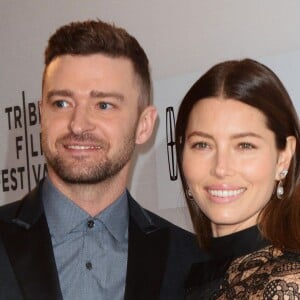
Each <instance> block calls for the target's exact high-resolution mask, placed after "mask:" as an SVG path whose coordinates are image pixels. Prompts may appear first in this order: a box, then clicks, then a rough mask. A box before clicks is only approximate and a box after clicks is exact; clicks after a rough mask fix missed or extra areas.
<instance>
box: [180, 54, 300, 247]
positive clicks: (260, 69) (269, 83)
mask: <svg viewBox="0 0 300 300" xmlns="http://www.w3.org/2000/svg"><path fill="white" fill-rule="evenodd" d="M209 97H222V98H223V99H234V100H237V101H240V102H242V103H245V104H248V105H250V106H252V107H255V108H257V109H259V110H260V111H261V112H262V113H263V114H264V115H265V117H266V120H267V126H268V128H269V129H270V130H272V131H273V132H274V134H275V140H276V146H277V149H278V150H283V149H285V146H286V139H287V137H288V136H295V137H296V151H295V154H294V156H293V158H292V162H291V164H290V167H289V170H288V171H289V172H288V175H287V176H286V179H285V180H284V191H285V193H284V195H283V197H282V199H277V197H276V193H273V195H272V196H271V199H270V201H269V202H268V204H267V205H266V206H265V207H264V208H263V210H262V211H261V213H260V215H259V218H258V227H259V229H260V230H261V232H262V234H263V236H264V237H265V238H266V239H267V240H269V241H270V242H271V243H272V244H273V245H275V246H276V247H278V248H280V249H289V250H297V251H299V250H300V187H299V184H298V183H299V176H300V144H299V143H300V128H299V122H298V116H297V113H296V110H295V108H294V106H293V103H292V101H291V99H290V97H289V95H288V93H287V91H286V89H285V87H284V86H283V84H282V83H281V81H280V80H279V78H278V77H277V76H276V74H275V73H274V72H273V71H272V70H270V69H269V68H268V67H266V66H264V65H263V64H260V63H258V62H257V61H254V60H251V59H244V60H241V61H237V60H235V61H225V62H222V63H219V64H217V65H215V66H213V67H212V68H211V69H209V70H208V71H207V72H206V73H205V74H204V75H203V76H202V77H200V78H199V79H198V80H197V81H196V82H195V83H194V85H193V86H192V87H191V88H190V90H189V91H188V92H187V94H186V95H185V97H184V99H183V101H182V103H181V105H180V107H179V111H178V116H177V122H176V150H177V160H178V166H179V173H180V176H181V180H182V185H183V190H184V192H185V197H186V200H187V205H188V208H189V211H190V214H191V218H192V223H193V225H194V229H195V232H196V234H197V237H198V240H199V242H200V244H201V246H202V247H204V248H209V243H210V239H211V236H212V231H211V222H210V220H209V219H208V218H207V217H206V216H205V215H204V214H203V212H202V211H201V210H200V208H199V207H198V205H197V204H196V203H195V201H191V200H189V196H188V194H187V190H188V189H187V188H188V186H187V182H186V180H185V177H184V173H183V169H182V159H183V149H184V146H185V138H186V137H185V134H186V128H187V124H188V120H189V116H190V113H191V111H192V109H193V107H194V105H195V104H196V103H198V102H199V101H201V100H203V99H205V98H209ZM199 167H200V168H201V166H199ZM262 168H263V166H262Z"/></svg>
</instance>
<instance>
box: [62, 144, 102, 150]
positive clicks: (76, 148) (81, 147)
mask: <svg viewBox="0 0 300 300" xmlns="http://www.w3.org/2000/svg"><path fill="white" fill-rule="evenodd" d="M68 148H69V149H74V150H90V149H100V147H96V146H79V145H72V146H68Z"/></svg>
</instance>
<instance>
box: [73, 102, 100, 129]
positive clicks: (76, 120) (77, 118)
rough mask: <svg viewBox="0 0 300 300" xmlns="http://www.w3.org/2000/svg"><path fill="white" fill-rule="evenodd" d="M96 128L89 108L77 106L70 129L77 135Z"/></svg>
mask: <svg viewBox="0 0 300 300" xmlns="http://www.w3.org/2000/svg"><path fill="white" fill-rule="evenodd" d="M94 128H95V125H94V124H93V122H92V118H91V116H90V113H89V111H88V108H86V107H84V106H77V107H75V108H74V111H73V113H72V116H71V120H70V124H69V129H70V130H71V131H72V132H73V133H74V134H76V135H80V134H82V133H85V132H88V131H91V130H93V129H94Z"/></svg>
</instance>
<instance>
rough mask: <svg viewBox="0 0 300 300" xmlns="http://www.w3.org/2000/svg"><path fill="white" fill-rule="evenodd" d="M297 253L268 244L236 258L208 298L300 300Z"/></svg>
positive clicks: (299, 260)
mask: <svg viewBox="0 0 300 300" xmlns="http://www.w3.org/2000/svg"><path fill="white" fill-rule="evenodd" d="M299 287H300V254H295V253H290V252H286V253H283V252H281V251H280V250H278V249H276V248H274V247H272V246H269V247H266V248H263V249H261V250H259V251H256V252H253V253H250V254H248V255H245V256H242V257H239V258H237V259H235V260H234V261H233V262H232V263H231V265H230V266H229V268H228V270H227V272H226V274H225V277H224V280H223V282H222V283H221V288H220V289H219V290H218V291H217V292H215V293H214V294H213V296H212V297H211V299H219V300H221V299H230V300H233V299H243V300H246V299H284V300H287V299H291V300H292V299H293V300H294V299H295V300H296V299H297V300H298V299H300V288H299Z"/></svg>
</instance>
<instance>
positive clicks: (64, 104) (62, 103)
mask: <svg viewBox="0 0 300 300" xmlns="http://www.w3.org/2000/svg"><path fill="white" fill-rule="evenodd" d="M53 105H54V106H56V107H60V108H64V107H68V106H69V104H68V102H67V101H65V100H56V101H54V103H53Z"/></svg>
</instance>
